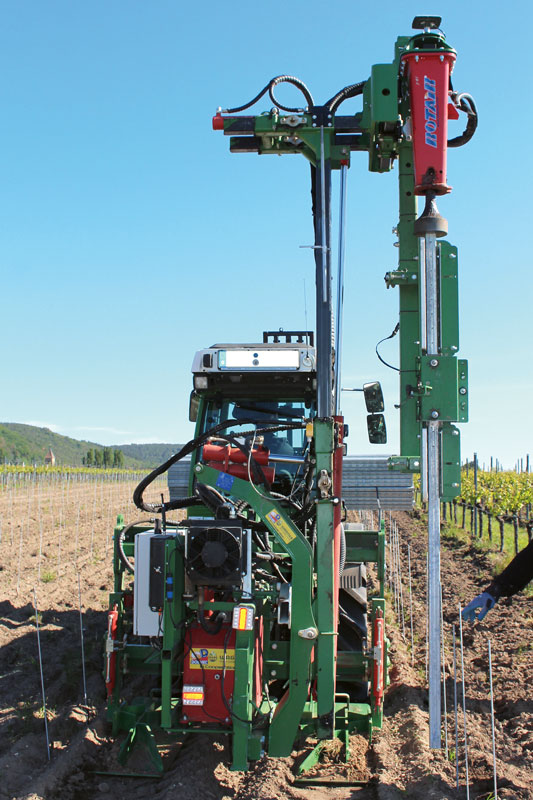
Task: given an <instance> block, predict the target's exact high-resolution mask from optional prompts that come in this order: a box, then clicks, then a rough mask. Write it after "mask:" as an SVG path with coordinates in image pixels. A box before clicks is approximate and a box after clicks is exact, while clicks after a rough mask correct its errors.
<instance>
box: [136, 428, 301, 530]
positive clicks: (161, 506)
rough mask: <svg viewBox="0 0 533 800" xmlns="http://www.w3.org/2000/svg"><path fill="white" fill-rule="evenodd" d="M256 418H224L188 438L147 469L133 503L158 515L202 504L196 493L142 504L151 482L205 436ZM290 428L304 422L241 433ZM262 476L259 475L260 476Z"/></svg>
mask: <svg viewBox="0 0 533 800" xmlns="http://www.w3.org/2000/svg"><path fill="white" fill-rule="evenodd" d="M256 424H257V420H254V419H252V418H246V419H240V420H234V419H230V420H225V421H224V422H220V423H219V424H218V425H215V426H214V427H213V428H210V429H209V430H208V431H205V432H204V433H202V434H200V436H197V437H196V438H195V439H191V441H190V442H187V444H185V445H184V446H183V447H182V448H181V450H180V451H179V452H178V453H175V454H174V455H173V456H171V457H170V458H169V459H168V460H167V461H165V462H164V463H163V464H160V466H159V467H156V468H155V469H154V470H152V472H150V473H149V474H148V475H147V476H146V477H145V478H143V479H142V481H140V483H139V484H138V485H137V486H136V488H135V491H134V492H133V502H134V503H135V505H136V506H137V508H140V509H141V510H142V511H146V512H147V513H149V514H160V513H161V512H162V511H165V512H167V511H172V510H173V509H177V508H187V507H188V506H199V505H203V502H202V499H201V498H200V497H199V496H198V495H197V494H195V495H193V496H191V497H183V498H181V499H180V500H171V501H170V502H169V503H145V502H144V499H143V495H144V491H145V489H146V488H147V487H148V486H150V484H151V483H152V482H153V481H154V480H155V479H156V478H158V477H159V475H162V474H163V473H164V472H167V470H169V469H170V467H171V466H172V465H173V464H175V463H176V462H177V461H180V460H181V459H182V458H185V456H188V455H190V454H191V453H192V452H193V451H194V450H196V448H198V447H200V446H201V445H202V444H204V442H206V441H207V440H208V439H210V438H212V437H214V436H216V435H217V434H218V433H221V431H223V430H225V428H230V427H235V426H236V425H256ZM291 428H305V422H302V423H298V422H289V423H285V424H284V425H273V426H269V427H265V428H254V430H252V431H243V432H242V433H241V434H239V435H240V436H243V437H244V436H253V435H255V434H257V433H276V432H278V431H286V430H290V429H291ZM220 438H227V439H228V440H229V441H231V442H235V439H234V437H233V436H228V437H220ZM235 444H236V446H238V447H239V449H241V450H243V452H245V453H246V455H247V456H248V455H249V453H248V450H246V448H245V446H244V445H242V444H241V443H240V442H238V443H237V442H235ZM252 462H253V463H254V464H255V466H256V467H257V469H258V470H260V472H257V473H255V477H256V478H259V480H264V473H263V471H262V469H261V468H260V466H259V465H258V464H256V462H255V461H254V459H253V457H252V458H251V459H250V468H251V469H252V468H253V467H252ZM261 476H262V477H261Z"/></svg>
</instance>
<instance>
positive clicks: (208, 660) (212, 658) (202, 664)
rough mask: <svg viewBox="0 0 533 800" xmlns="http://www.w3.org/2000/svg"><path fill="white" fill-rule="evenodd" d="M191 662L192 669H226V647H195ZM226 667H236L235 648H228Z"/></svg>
mask: <svg viewBox="0 0 533 800" xmlns="http://www.w3.org/2000/svg"><path fill="white" fill-rule="evenodd" d="M189 664H190V667H191V669H224V648H223V647H195V648H194V652H193V651H192V650H191V654H190V661H189ZM226 669H235V650H226Z"/></svg>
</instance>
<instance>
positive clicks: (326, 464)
mask: <svg viewBox="0 0 533 800" xmlns="http://www.w3.org/2000/svg"><path fill="white" fill-rule="evenodd" d="M314 437H315V454H316V474H317V476H318V481H319V485H320V480H321V477H320V476H328V478H329V479H330V480H331V481H333V450H334V444H335V443H334V422H333V420H332V419H317V420H315V421H314ZM331 485H332V484H331ZM333 512H334V506H333V497H331V496H327V497H325V498H323V499H321V500H318V501H317V504H316V576H317V585H318V586H319V587H320V591H319V592H318V594H317V597H316V616H317V622H318V642H317V652H316V658H317V667H316V678H317V703H318V708H317V713H318V729H317V734H318V736H319V737H322V736H323V737H326V738H329V737H331V736H332V735H333V726H334V716H335V651H336V636H337V629H336V625H335V617H334V606H335V603H334V598H333V590H334V579H333V538H334V537H333V532H334V527H333Z"/></svg>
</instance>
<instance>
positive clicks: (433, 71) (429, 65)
mask: <svg viewBox="0 0 533 800" xmlns="http://www.w3.org/2000/svg"><path fill="white" fill-rule="evenodd" d="M455 58H456V56H455V53H454V52H453V51H448V52H439V51H435V52H420V51H416V50H415V51H411V52H408V53H406V54H405V55H404V56H403V58H402V64H403V65H404V68H405V69H406V70H407V79H408V84H409V97H410V103H411V125H412V136H413V157H414V167H415V194H419V195H421V194H427V193H428V192H433V193H434V194H436V195H441V194H447V193H448V192H450V191H451V187H450V186H448V185H447V183H446V154H447V141H448V90H449V85H450V74H451V72H452V69H453V65H454V63H455Z"/></svg>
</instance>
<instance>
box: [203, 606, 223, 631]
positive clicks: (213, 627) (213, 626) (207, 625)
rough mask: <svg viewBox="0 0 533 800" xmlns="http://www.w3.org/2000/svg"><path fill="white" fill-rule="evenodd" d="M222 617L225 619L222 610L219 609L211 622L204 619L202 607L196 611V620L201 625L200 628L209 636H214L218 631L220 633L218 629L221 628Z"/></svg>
mask: <svg viewBox="0 0 533 800" xmlns="http://www.w3.org/2000/svg"><path fill="white" fill-rule="evenodd" d="M224 619H225V614H224V613H223V612H222V611H220V612H219V613H218V614H217V615H216V617H215V621H214V622H213V623H211V622H208V621H207V620H206V618H205V614H204V612H203V609H202V610H201V611H200V610H199V611H198V622H199V623H200V625H201V626H202V629H203V630H204V631H205V632H206V633H208V634H209V636H216V635H217V634H218V633H220V631H221V630H222V624H223V622H224Z"/></svg>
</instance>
